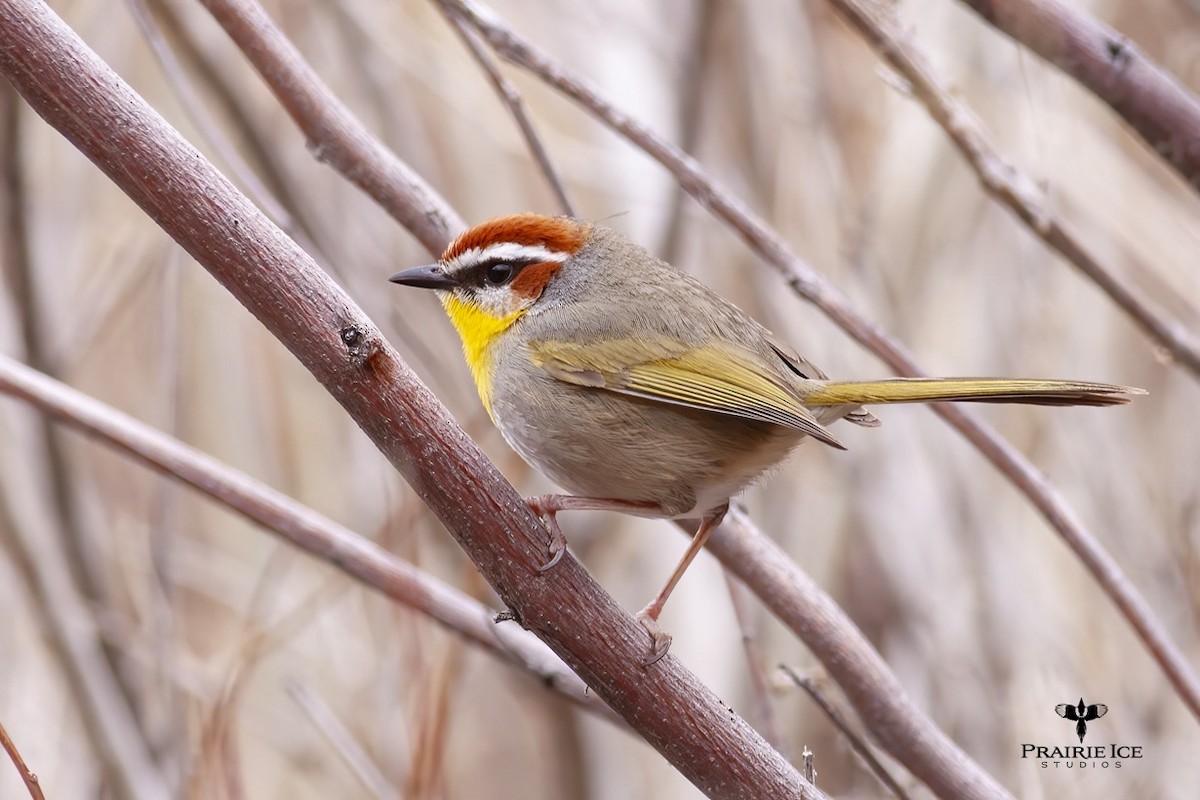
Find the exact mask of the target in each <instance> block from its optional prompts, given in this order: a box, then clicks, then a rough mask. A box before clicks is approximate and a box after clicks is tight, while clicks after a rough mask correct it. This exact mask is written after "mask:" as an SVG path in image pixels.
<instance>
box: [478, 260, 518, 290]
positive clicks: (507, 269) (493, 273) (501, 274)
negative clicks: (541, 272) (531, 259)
mask: <svg viewBox="0 0 1200 800" xmlns="http://www.w3.org/2000/svg"><path fill="white" fill-rule="evenodd" d="M515 273H516V269H514V268H513V265H512V264H509V263H507V262H505V261H499V262H497V263H495V264H492V265H491V266H490V267H488V268H487V271H486V272H484V273H483V279H484V280H485V281H486V282H487V284H488V285H489V286H503V285H504V284H506V283H508V282H509V281H510V280H512V276H513V275H514V274H515Z"/></svg>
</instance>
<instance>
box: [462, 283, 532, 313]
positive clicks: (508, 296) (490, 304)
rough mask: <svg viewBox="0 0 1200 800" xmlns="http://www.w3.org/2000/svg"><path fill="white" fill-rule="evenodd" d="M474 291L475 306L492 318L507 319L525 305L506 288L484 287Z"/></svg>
mask: <svg viewBox="0 0 1200 800" xmlns="http://www.w3.org/2000/svg"><path fill="white" fill-rule="evenodd" d="M474 291H475V304H476V305H477V306H479V307H480V308H481V309H483V310H484V311H486V312H487V313H488V314H489V315H490V316H493V317H507V316H508V315H509V314H511V313H513V312H514V311H520V310H521V308H522V307H524V305H525V303H524V301H523V300H522V299H521V298H519V297H517V296H516V295H514V294H513V293H512V292H511V291H510V290H509V287H507V286H484V287H482V288H480V289H475V290H474Z"/></svg>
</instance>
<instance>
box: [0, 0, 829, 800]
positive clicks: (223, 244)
mask: <svg viewBox="0 0 1200 800" xmlns="http://www.w3.org/2000/svg"><path fill="white" fill-rule="evenodd" d="M210 5H213V6H214V7H219V8H220V9H222V10H223V11H224V12H226V13H231V14H234V15H235V16H237V14H236V13H235V11H236V10H235V9H233V8H232V7H231V5H230V4H229V3H215V2H214V3H210ZM240 10H244V9H240ZM252 10H253V11H254V13H256V14H260V13H261V10H260V9H252ZM255 18H256V19H259V17H255ZM240 19H241V18H240V17H238V19H235V20H232V24H233V26H234V27H236V26H237V25H238V24H239V20H240ZM260 21H265V17H263V18H261V20H260ZM243 32H244V33H246V35H247V37H248V38H247V39H246V40H245V41H244V43H243V46H245V47H247V48H248V49H249V50H250V51H251V52H252V53H257V54H258V55H260V56H261V55H264V54H266V55H268V56H269V55H270V54H269V52H267V51H264V50H263V49H262V48H261V47H260V45H261V43H262V40H261V39H260V38H258V34H256V33H254V31H253V30H250V29H246V30H244V31H243ZM288 52H291V53H292V55H293V59H292V60H293V61H298V60H297V59H295V57H294V51H291V50H290V48H288ZM295 66H296V65H295V64H292V65H291V68H294V67H295ZM272 68H273V69H276V70H278V69H283V67H282V65H281V64H279V63H274V64H273V67H272ZM0 70H2V71H3V72H4V74H5V75H6V77H8V79H9V80H10V81H11V82H12V83H13V84H14V85H15V86H16V87H17V90H18V91H19V92H20V93H21V94H22V96H23V97H24V98H25V99H26V101H27V102H28V103H29V104H30V105H31V106H32V107H33V108H34V109H35V110H36V111H37V112H38V113H39V114H40V115H42V117H43V118H44V119H46V120H47V122H49V123H50V124H52V125H53V126H54V127H55V128H57V129H58V130H59V131H60V132H61V133H62V134H63V135H64V136H66V137H67V138H68V139H69V140H70V141H71V142H72V143H73V144H74V145H75V146H76V147H78V148H79V149H80V150H81V151H82V152H84V153H85V154H86V155H87V156H88V157H89V158H90V159H91V160H92V161H93V162H94V163H95V164H96V165H97V166H99V167H100V168H101V169H102V170H103V171H104V172H105V173H106V174H107V175H108V176H109V178H111V179H112V180H113V181H114V182H115V183H116V184H117V185H118V186H119V187H120V188H121V189H122V190H123V191H125V192H126V193H127V194H128V195H129V196H130V197H131V198H132V199H133V200H134V201H135V202H136V203H137V204H138V205H139V206H141V207H142V208H143V210H145V211H146V213H147V214H149V215H150V216H151V217H152V218H153V219H154V220H155V221H156V222H158V224H159V225H160V226H162V227H163V229H164V230H166V231H167V233H169V234H170V235H171V236H172V237H173V238H174V239H175V240H176V241H177V242H179V243H180V244H181V245H182V246H183V247H184V248H185V249H186V250H187V251H188V252H189V253H190V254H191V255H192V257H193V258H195V259H196V260H197V261H198V262H199V263H200V264H202V265H203V266H204V267H205V268H206V269H207V270H208V271H209V272H210V273H211V274H212V275H213V276H214V277H215V278H216V279H217V281H218V282H220V283H221V284H222V285H223V286H225V287H226V289H228V290H229V292H230V293H231V294H233V295H234V297H236V298H237V299H238V300H239V301H240V302H241V303H242V304H243V305H244V306H246V308H247V309H249V310H250V311H251V312H252V313H253V314H254V315H255V316H256V317H257V318H258V319H259V320H260V321H261V322H262V323H263V324H264V326H266V327H267V329H268V330H270V331H271V333H272V334H273V335H275V336H276V337H277V338H278V339H279V340H280V341H281V342H282V343H283V344H284V345H285V346H287V347H288V348H289V349H290V350H291V351H292V353H293V354H294V355H295V356H296V357H297V358H298V359H299V360H300V361H301V363H303V364H304V365H305V367H307V368H308V369H309V370H310V371H311V372H312V373H313V375H314V376H315V377H316V378H317V379H318V380H319V381H320V382H321V383H322V384H323V385H324V386H325V387H326V389H328V390H329V392H330V393H331V394H332V395H333V396H334V398H335V399H337V400H338V402H340V403H341V404H342V406H343V407H344V408H345V409H346V410H347V412H348V413H349V414H350V415H351V416H352V417H353V418H354V420H355V421H356V422H357V423H358V424H359V425H360V426H361V427H362V429H363V430H364V431H365V432H366V433H367V435H368V436H369V437H370V438H371V439H372V441H374V442H375V443H376V445H377V446H378V447H379V448H380V450H381V451H382V452H383V453H384V454H385V455H386V456H387V457H388V458H389V460H391V462H392V463H393V464H394V465H395V467H396V468H397V469H398V470H399V471H400V472H401V474H402V475H403V476H404V477H405V479H406V480H407V481H408V482H409V483H410V484H411V485H412V486H413V488H414V489H415V490H416V491H417V493H418V494H419V495H420V496H421V497H422V499H423V500H424V501H425V502H426V503H427V504H428V505H429V507H430V508H431V509H432V510H433V511H434V512H435V514H436V515H437V516H438V517H439V518H440V519H441V520H442V522H443V523H444V524H445V525H446V527H447V529H448V530H449V531H450V532H451V534H452V535H453V536H454V537H455V539H456V540H457V541H458V543H459V544H460V545H461V546H462V547H463V549H464V550H466V551H467V553H468V554H469V555H470V556H471V558H472V560H473V561H474V562H475V563H476V565H477V566H478V567H479V569H480V571H481V572H482V574H483V575H484V577H485V578H486V579H487V580H488V582H489V583H490V584H491V585H492V587H493V588H494V589H495V590H496V591H497V593H498V594H499V595H500V597H501V598H502V600H503V601H504V603H505V604H506V605H507V606H508V608H509V609H510V610H511V612H512V613H513V614H514V615H515V616H516V617H517V618H518V619H519V620H520V621H521V622H522V624H524V625H525V626H527V627H528V628H530V629H531V630H533V631H534V632H535V633H536V634H537V635H538V637H539V638H541V639H542V640H543V641H544V642H546V643H547V644H548V645H549V646H550V647H551V649H552V650H554V651H555V652H556V653H557V654H558V655H559V656H560V657H561V658H563V660H564V661H566V662H567V664H568V665H570V666H571V668H572V669H574V670H575V671H576V673H578V674H579V675H580V677H582V678H583V679H584V680H585V682H587V684H588V685H589V686H590V687H591V688H592V690H593V691H595V692H596V693H597V694H598V695H599V696H600V697H601V698H602V699H604V700H605V701H606V702H607V703H608V705H609V706H610V707H612V708H613V709H614V710H615V711H617V713H618V714H620V715H621V716H622V717H623V718H624V719H625V720H626V721H627V722H629V724H630V726H631V727H633V728H634V729H635V730H637V731H638V733H640V734H641V735H642V736H643V738H645V739H646V740H647V741H648V742H649V743H650V744H651V745H652V746H654V747H655V748H656V749H657V750H658V751H659V752H660V753H661V754H662V755H663V756H664V757H665V758H666V759H667V760H668V761H669V762H670V763H671V764H672V765H674V766H675V767H676V768H677V769H678V770H679V771H680V772H681V773H682V774H684V775H685V776H686V777H687V778H688V779H689V780H691V781H692V782H693V783H695V784H696V785H697V786H698V787H699V788H701V789H702V790H703V791H705V792H706V793H708V794H710V795H712V796H721V797H763V796H772V797H820V796H822V795H821V793H819V792H817V791H816V790H815V789H813V788H812V787H811V785H809V784H807V783H805V782H804V781H803V780H802V778H801V777H800V775H799V774H798V773H797V772H796V771H795V770H794V769H793V768H792V767H791V765H790V764H788V763H787V762H786V761H785V760H784V759H783V758H782V756H780V755H779V754H778V753H777V752H775V751H774V750H773V749H771V748H770V746H769V745H767V743H766V742H765V741H763V740H762V738H761V737H760V736H758V735H757V734H756V733H755V732H754V731H753V730H752V729H750V727H749V726H748V725H746V723H745V722H744V721H742V720H741V719H740V718H738V717H737V716H736V715H733V714H731V713H730V711H729V708H728V707H727V706H726V705H725V704H723V703H721V702H720V700H719V699H718V698H717V697H716V696H715V695H713V694H712V692H710V691H709V690H708V689H707V688H706V687H705V686H704V685H703V684H702V683H700V682H699V681H698V680H697V679H696V677H695V676H694V675H692V674H691V673H690V672H689V671H687V670H686V669H685V668H684V667H683V665H682V664H681V663H680V662H679V661H678V660H677V659H675V658H673V657H672V656H670V655H668V656H667V657H666V658H664V659H663V660H662V661H660V662H658V664H657V665H655V666H654V667H653V668H646V667H644V666H643V665H642V661H643V659H644V656H645V652H646V647H647V639H646V635H645V631H644V629H642V627H641V626H640V625H638V623H637V622H636V621H635V620H634V619H633V617H632V616H630V615H629V614H628V613H626V612H624V611H623V610H622V609H620V607H618V606H617V605H616V604H615V602H614V601H613V600H612V598H611V597H609V596H608V595H607V594H606V593H605V592H604V591H603V590H602V589H601V588H600V587H599V586H598V585H597V584H596V583H595V582H594V581H593V580H591V578H590V576H588V574H587V573H586V571H584V570H583V568H582V567H581V566H580V565H579V563H578V562H577V561H575V560H574V558H571V557H569V556H568V557H564V558H563V559H562V560H561V561H560V562H559V563H558V565H557V566H556V567H554V569H552V570H548V571H544V572H543V571H541V570H539V565H540V564H541V563H543V562H544V560H545V557H546V549H547V544H548V542H549V535H548V532H547V531H546V529H545V528H544V527H543V526H542V525H541V524H540V523H539V521H538V520H537V518H536V517H535V516H534V514H533V512H532V511H530V509H529V508H528V506H527V505H526V504H525V503H524V501H523V500H522V498H521V497H520V496H519V495H518V494H517V493H516V492H515V491H514V490H513V488H512V487H511V486H510V485H509V484H508V483H507V482H505V481H504V479H503V478H502V477H501V476H500V474H499V473H498V472H497V471H496V469H495V467H494V466H493V465H492V464H491V463H490V462H488V461H487V459H486V458H485V457H484V455H483V453H482V452H481V451H480V450H479V448H478V447H477V446H476V445H475V444H474V443H473V442H472V441H471V440H470V439H469V438H468V437H467V436H466V435H465V434H464V433H463V431H462V430H461V429H460V428H459V427H458V426H457V425H456V424H455V423H454V422H453V420H452V419H451V418H450V416H449V415H448V414H447V412H446V410H445V409H444V408H443V407H442V406H441V405H440V404H439V403H438V402H437V400H436V399H435V398H434V397H433V396H432V394H430V393H429V391H428V390H427V389H426V388H425V387H424V386H423V385H422V384H421V383H420V382H419V381H418V380H417V378H416V376H415V375H413V373H412V372H411V371H410V370H409V369H408V367H407V365H405V364H404V363H403V361H401V360H400V358H399V357H398V356H397V355H396V353H395V351H394V350H393V349H392V348H391V347H390V346H389V345H388V344H387V342H386V341H384V340H383V338H382V336H381V335H380V333H379V332H378V330H377V329H376V328H375V327H374V325H372V324H371V322H370V321H369V320H368V319H367V318H366V316H365V315H364V314H363V313H362V311H361V310H359V309H358V308H357V306H355V305H354V303H353V302H352V301H351V300H350V298H349V297H347V296H346V295H345V294H344V293H343V292H342V291H341V290H340V289H339V288H338V287H337V285H336V284H335V283H334V282H333V281H332V280H330V278H329V277H328V276H327V275H325V274H324V273H322V272H321V271H320V270H319V269H318V268H317V267H316V265H315V264H314V263H313V262H312V260H311V259H310V258H309V257H308V256H307V255H306V254H305V253H304V252H303V251H301V250H300V249H299V248H298V247H297V246H296V245H295V244H294V243H293V242H292V241H291V240H290V239H288V238H287V237H286V236H284V235H283V233H282V232H281V231H280V230H279V229H278V228H276V227H275V226H274V225H272V224H271V223H270V221H269V220H267V219H266V218H265V217H264V216H263V215H262V214H261V212H259V211H258V209H257V208H255V207H254V206H253V205H252V204H251V203H249V202H248V201H247V200H246V198H245V197H243V196H242V195H241V194H240V193H238V192H237V191H236V189H235V188H234V187H233V186H232V185H231V184H230V183H229V181H228V180H226V179H225V178H224V177H223V176H222V175H221V174H220V173H219V172H218V171H217V170H216V169H214V168H213V167H212V165H211V164H209V163H208V162H207V161H206V160H205V159H204V158H203V157H202V156H201V155H200V154H199V153H198V152H196V150H195V149H194V148H192V147H191V146H190V145H188V144H187V142H185V141H184V140H183V139H182V137H180V136H179V134H178V133H177V132H176V131H174V130H173V129H172V128H171V127H170V126H169V125H167V124H166V122H165V121H164V120H163V119H162V118H161V117H160V116H158V114H156V113H155V112H154V111H153V109H151V108H150V107H149V106H148V105H146V103H145V102H144V101H143V100H142V99H141V98H140V97H138V96H137V94H136V93H134V92H133V91H132V90H131V89H130V88H129V86H128V85H126V84H125V83H124V82H123V81H122V80H121V79H120V78H119V77H118V76H117V75H116V74H115V73H113V71H112V70H111V69H110V68H109V67H108V66H107V65H106V64H104V62H103V61H101V60H100V59H99V58H98V57H97V56H96V55H95V53H93V52H92V51H91V50H89V49H88V48H87V47H86V45H84V44H83V42H81V41H80V40H79V38H78V37H77V36H76V35H75V34H74V32H72V31H71V30H70V28H68V27H67V26H66V25H65V24H64V23H63V22H62V20H60V19H59V18H58V17H57V16H55V15H54V13H53V12H52V11H50V9H49V8H48V7H46V5H45V4H44V3H42V2H38V1H37V0H6V2H5V3H3V4H2V5H0ZM322 101H329V102H330V103H331V104H336V101H333V100H332V98H324V97H319V96H316V95H313V96H310V97H309V102H310V103H316V104H320V103H321V102H322ZM324 108H325V107H322V108H307V109H303V110H306V111H311V112H312V113H313V114H315V115H316V116H317V117H319V118H322V119H324V118H325V117H324V116H323V115H324ZM338 133H339V134H340V135H341V136H342V137H343V138H344V137H345V136H346V133H347V132H346V130H345V129H344V128H343V129H340V130H339V131H338ZM364 166H365V165H363V164H361V163H355V164H347V165H346V168H347V169H348V171H350V172H351V173H352V174H358V175H363V174H374V173H369V172H368V173H364V172H363V169H364ZM404 174H405V175H407V170H405V171H404ZM371 185H372V186H378V188H380V189H381V190H384V191H393V190H394V189H395V186H394V185H393V184H391V183H387V182H382V183H378V184H375V183H372V184H371ZM401 189H402V190H409V191H416V190H415V189H414V184H413V183H412V181H411V180H408V181H407V183H406V184H405V185H404V186H403V187H401ZM426 199H427V198H426ZM429 207H432V205H429V206H418V205H416V204H413V203H409V204H407V205H406V206H405V207H404V208H402V209H398V211H399V213H400V216H401V217H403V218H405V219H406V221H407V222H408V223H409V224H411V225H412V226H413V227H414V229H416V230H421V231H423V234H422V236H423V239H426V240H428V241H429V242H430V243H431V244H434V245H435V247H436V245H437V244H438V242H437V241H435V240H444V238H445V237H444V234H445V233H446V231H447V229H448V223H447V220H448V219H450V217H448V216H446V215H445V214H443V215H439V216H438V217H437V218H436V219H431V218H429V217H428V216H427V215H423V214H422V213H421V212H420V211H419V210H418V209H424V208H429ZM431 249H433V248H431Z"/></svg>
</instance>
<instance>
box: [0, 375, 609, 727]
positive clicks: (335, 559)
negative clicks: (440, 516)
mask: <svg viewBox="0 0 1200 800" xmlns="http://www.w3.org/2000/svg"><path fill="white" fill-rule="evenodd" d="M0 393H4V394H10V395H12V396H14V397H18V398H20V399H22V400H24V401H26V402H28V403H31V404H32V405H34V406H36V407H37V408H38V410H40V411H41V412H42V413H43V414H44V415H46V416H47V417H49V418H51V419H56V420H58V421H59V422H61V423H63V424H65V425H67V426H69V427H72V428H75V429H76V430H79V431H80V432H82V433H84V434H87V435H88V436H91V437H94V438H96V439H99V440H100V441H102V442H104V443H105V444H107V445H109V446H110V447H113V448H115V449H117V450H119V451H121V452H123V453H125V454H127V455H130V456H133V457H134V458H137V459H138V460H140V461H142V462H144V463H146V464H147V465H149V466H150V467H152V468H154V469H155V470H157V471H158V472H160V473H162V474H163V475H167V476H170V477H173V478H175V479H177V480H180V481H183V482H184V483H187V484H188V485H189V486H191V487H193V488H194V489H197V490H198V491H200V492H203V493H204V494H206V495H208V496H209V497H211V498H212V499H213V500H216V501H217V502H218V503H221V504H222V505H225V506H227V507H228V508H230V509H232V510H233V511H236V512H237V513H239V514H241V515H242V516H244V517H246V518H247V519H249V520H250V521H252V522H255V523H257V524H259V525H261V526H262V527H264V528H266V529H267V530H268V531H271V532H272V533H274V534H275V535H277V536H279V537H280V538H282V539H284V540H286V541H287V542H289V543H290V544H292V545H293V546H295V547H297V548H299V549H300V550H303V551H304V552H306V553H308V554H309V555H311V556H313V557H315V558H319V559H321V560H322V561H325V562H327V563H328V564H330V565H331V566H333V567H335V568H337V569H339V570H341V571H342V572H344V573H346V574H347V575H348V576H350V577H351V578H353V579H354V580H356V581H358V582H359V583H361V584H363V585H364V586H368V587H370V588H372V589H374V590H375V591H377V592H379V593H380V594H382V595H384V596H385V597H388V598H390V599H392V600H394V601H396V602H397V603H400V604H401V605H404V606H407V607H409V608H412V609H414V610H416V611H419V612H421V613H423V614H425V615H426V616H428V617H430V618H431V619H433V620H435V621H436V622H438V623H440V624H441V625H443V626H445V627H446V628H447V629H448V630H450V631H452V632H454V633H456V634H458V635H459V636H462V637H463V638H464V639H466V640H467V641H469V642H471V643H472V644H474V645H476V646H478V647H481V648H483V649H484V650H487V651H488V652H490V653H491V654H492V655H494V656H498V657H500V658H502V659H504V660H506V661H508V662H510V663H512V664H515V665H516V666H518V667H521V668H522V669H525V670H527V671H529V672H532V673H533V675H534V676H535V677H536V678H537V680H538V681H540V682H541V683H542V684H544V685H545V686H547V687H550V688H553V689H556V690H558V691H559V692H561V693H562V694H564V695H566V696H567V697H568V698H569V699H571V700H572V701H573V702H575V703H576V704H577V705H579V706H581V707H583V708H586V709H587V710H589V711H592V712H596V713H598V714H600V715H601V716H603V717H607V718H609V719H615V718H614V717H612V714H611V712H610V711H609V710H608V708H607V707H606V706H604V705H603V704H601V703H600V702H599V700H598V699H597V698H596V696H595V695H593V694H589V693H588V692H587V687H585V686H584V685H583V683H582V681H580V680H579V679H578V678H577V677H576V676H575V675H574V674H572V673H570V672H569V671H567V668H566V666H565V665H563V664H562V663H561V662H560V661H558V659H556V658H554V656H553V655H552V654H551V653H549V652H547V651H546V649H545V646H544V645H542V644H541V643H540V642H538V641H537V640H536V639H534V638H533V637H532V636H530V635H529V634H528V633H527V632H525V631H521V632H519V633H516V632H505V630H504V628H503V627H498V626H497V625H495V624H494V623H493V622H492V617H493V616H494V615H495V612H494V611H493V610H491V609H489V608H488V607H487V606H485V605H483V604H482V603H480V602H478V601H476V600H473V599H472V598H470V597H468V596H467V595H465V594H463V593H462V592H460V591H458V590H457V589H454V588H452V587H450V586H447V585H446V584H445V583H443V582H442V581H439V580H437V579H436V578H433V577H432V576H430V575H427V574H425V573H424V572H422V571H421V570H419V569H417V568H416V567H414V566H413V565H411V564H409V563H408V562H406V561H403V560H401V559H399V558H396V557H395V556H393V555H391V554H390V553H388V552H387V551H385V550H384V549H383V548H381V547H379V546H378V545H376V544H375V543H374V542H371V541H370V540H368V539H364V538H363V537H361V536H359V535H358V534H356V533H354V532H353V531H350V530H348V529H346V528H343V527H342V526H341V525H338V524H337V523H335V522H333V521H332V520H329V519H327V518H325V517H323V516H321V515H320V514H318V513H316V512H315V511H313V510H312V509H310V508H308V507H307V506H304V505H302V504H300V503H298V502H296V501H295V500H293V499H291V498H290V497H288V496H287V495H284V494H283V493H281V492H277V491H275V490H274V489H271V488H270V487H268V486H266V485H264V484H262V483H260V482H258V481H256V480H255V479H254V478H251V477H250V476H249V475H246V474H245V473H242V472H239V471H238V470H236V469H233V468H232V467H230V466H229V465H227V464H222V463H221V462H219V461H217V460H216V459H214V458H212V457H210V456H207V455H204V454H203V453H200V452H199V451H197V450H195V449H194V448H192V447H189V446H188V445H186V444H184V443H183V442H180V441H179V440H178V439H174V438H172V437H171V436H168V435H167V434H165V433H162V432H161V431H158V430H155V429H154V428H151V427H150V426H148V425H145V424H144V423H141V422H138V421H137V420H135V419H133V418H132V417H129V416H127V415H125V414H123V413H121V412H119V411H117V410H116V409H114V408H112V407H110V406H107V405H105V404H103V403H101V402H100V401H98V400H96V399H94V398H91V397H88V396H87V395H85V394H83V393H81V392H78V391H76V390H74V389H72V388H70V387H68V386H66V385H64V384H62V383H59V382H58V381H56V380H54V379H53V378H51V377H49V376H47V375H44V374H42V373H40V372H38V371H36V370H34V369H31V368H30V367H27V366H25V365H24V364H21V363H19V362H17V361H14V360H12V359H11V358H8V357H7V356H4V355H0Z"/></svg>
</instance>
